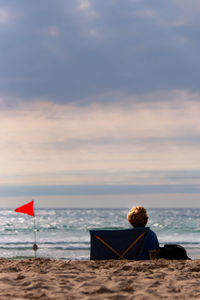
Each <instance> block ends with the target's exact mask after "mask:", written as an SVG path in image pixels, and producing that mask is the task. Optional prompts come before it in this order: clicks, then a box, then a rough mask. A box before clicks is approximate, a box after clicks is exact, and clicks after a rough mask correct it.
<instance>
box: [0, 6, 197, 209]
mask: <svg viewBox="0 0 200 300" xmlns="http://www.w3.org/2000/svg"><path fill="white" fill-rule="evenodd" d="M199 14H200V2H199V0H191V1H186V0H168V1H160V0H159V1H158V0H148V1H147V0H106V1H102V0H68V1H65V0H56V1H55V0H43V1H27V0H11V1H7V0H2V1H1V4H0V40H1V47H0V51H1V55H0V66H1V68H0V139H1V142H0V154H1V155H0V206H1V207H15V206H16V205H18V204H19V205H21V204H23V203H22V202H27V201H29V200H31V199H32V198H34V199H35V200H36V202H37V205H38V206H40V207H48V206H49V207H130V206H132V205H136V204H143V205H145V206H147V207H173V206H176V207H200V201H199V199H200V186H199V183H200V159H199V158H200V84H199V77H200V76H199V75H200V59H199V53H200V39H199V34H200V19H199Z"/></svg>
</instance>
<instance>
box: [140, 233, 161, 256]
mask: <svg viewBox="0 0 200 300" xmlns="http://www.w3.org/2000/svg"><path fill="white" fill-rule="evenodd" d="M154 249H159V243H158V239H157V236H156V234H155V232H153V231H152V230H151V229H150V230H149V232H148V234H147V236H146V238H145V241H144V244H143V247H142V251H141V254H140V255H139V257H138V260H146V259H150V257H149V250H154Z"/></svg>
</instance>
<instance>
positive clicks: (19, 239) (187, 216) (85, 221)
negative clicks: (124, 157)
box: [0, 208, 200, 260]
mask: <svg viewBox="0 0 200 300" xmlns="http://www.w3.org/2000/svg"><path fill="white" fill-rule="evenodd" d="M127 212H128V209H107V208H106V209H99V208H98V209H52V208H51V209H44V208H43V209H36V210H35V213H36V228H37V231H36V239H37V244H38V247H39V248H38V251H37V253H36V255H37V257H45V258H56V259H67V260H69V259H72V260H77V259H78V260H88V259H89V255H90V235H89V230H90V229H95V228H96V229H97V228H99V229H111V228H112V229H125V228H130V226H129V224H128V222H127V220H126V215H127ZM148 215H149V222H148V226H149V227H150V228H151V229H152V230H153V231H154V232H155V233H156V234H157V237H158V240H159V242H160V245H161V246H162V245H163V244H168V243H175V244H180V245H182V246H184V247H185V248H186V250H187V252H188V255H189V256H190V257H191V258H193V259H198V258H200V209H189V208H188V209H174V208H173V209H163V208H162V209H148ZM33 220H34V218H33V217H31V216H28V215H25V214H21V213H16V212H15V211H14V210H11V209H5V208H4V209H0V236H1V238H0V257H1V258H14V259H16V258H29V257H34V251H33V250H32V245H33V243H34V231H33V224H34V222H33Z"/></svg>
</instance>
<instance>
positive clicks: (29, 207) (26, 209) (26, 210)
mask: <svg viewBox="0 0 200 300" xmlns="http://www.w3.org/2000/svg"><path fill="white" fill-rule="evenodd" d="M15 211H16V212H19V213H23V214H27V215H30V216H32V217H34V216H35V215H34V210H33V200H32V201H31V202H29V203H27V204H25V205H22V206H20V207H18V208H16V209H15Z"/></svg>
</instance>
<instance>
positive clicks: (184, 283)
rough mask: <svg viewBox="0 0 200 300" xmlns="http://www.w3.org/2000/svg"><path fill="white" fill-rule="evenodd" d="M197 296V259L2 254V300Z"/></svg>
mask: <svg viewBox="0 0 200 300" xmlns="http://www.w3.org/2000/svg"><path fill="white" fill-rule="evenodd" d="M192 298H194V299H200V260H190V261H175V260H174V261H167V260H164V259H159V260H150V261H125V260H123V261H119V260H111V261H62V260H50V259H40V258H38V259H26V260H8V259H0V299H1V300H2V299H7V300H9V299H60V300H61V299H90V300H98V299H115V300H126V299H137V300H139V299H192Z"/></svg>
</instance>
